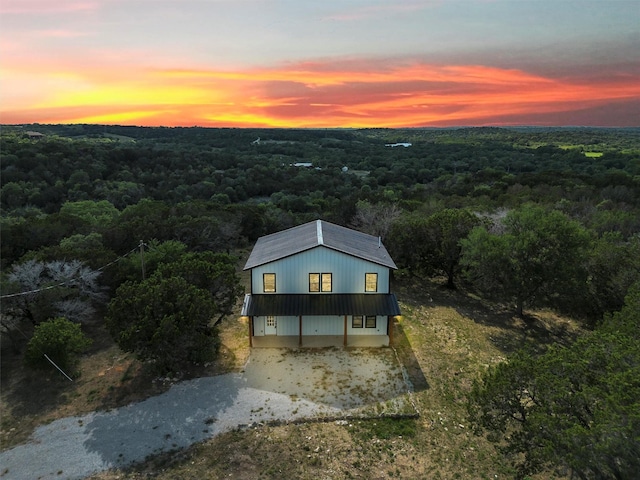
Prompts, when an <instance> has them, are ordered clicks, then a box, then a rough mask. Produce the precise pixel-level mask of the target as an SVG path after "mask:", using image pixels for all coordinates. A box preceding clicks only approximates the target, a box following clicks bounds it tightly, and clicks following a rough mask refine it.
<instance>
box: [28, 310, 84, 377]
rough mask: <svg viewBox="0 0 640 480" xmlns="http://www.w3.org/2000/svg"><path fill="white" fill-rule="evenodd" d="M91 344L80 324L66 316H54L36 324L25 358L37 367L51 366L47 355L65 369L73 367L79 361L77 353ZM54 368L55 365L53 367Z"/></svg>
mask: <svg viewBox="0 0 640 480" xmlns="http://www.w3.org/2000/svg"><path fill="white" fill-rule="evenodd" d="M90 345H91V340H90V339H89V338H87V337H86V336H85V335H84V333H82V329H81V328H80V325H78V324H77V323H73V322H70V321H69V320H67V319H66V318H54V319H53V320H49V321H46V322H43V323H41V324H40V325H38V326H36V328H35V331H34V333H33V337H31V340H29V343H28V344H27V351H26V353H25V360H26V362H27V364H28V365H31V366H33V367H36V368H46V367H51V364H50V363H49V361H48V360H47V359H46V357H45V355H47V356H48V357H49V358H50V359H51V360H52V361H53V362H55V364H56V365H58V366H59V367H60V368H62V369H63V370H66V369H69V368H72V367H73V366H74V365H75V364H76V362H77V360H78V359H77V354H79V353H81V352H83V351H84V350H86V349H87V348H89V346H90ZM51 368H53V367H51Z"/></svg>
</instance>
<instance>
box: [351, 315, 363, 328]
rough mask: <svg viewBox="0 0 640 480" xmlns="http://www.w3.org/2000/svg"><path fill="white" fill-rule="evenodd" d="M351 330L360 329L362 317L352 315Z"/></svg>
mask: <svg viewBox="0 0 640 480" xmlns="http://www.w3.org/2000/svg"><path fill="white" fill-rule="evenodd" d="M351 328H362V315H354V316H353V317H352V319H351Z"/></svg>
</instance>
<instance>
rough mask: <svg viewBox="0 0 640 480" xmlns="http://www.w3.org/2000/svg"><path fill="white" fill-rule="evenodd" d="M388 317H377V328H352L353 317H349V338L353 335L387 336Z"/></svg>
mask: <svg viewBox="0 0 640 480" xmlns="http://www.w3.org/2000/svg"><path fill="white" fill-rule="evenodd" d="M387 322H388V319H387V317H386V316H380V315H378V316H377V317H376V328H365V327H362V328H352V327H351V325H352V322H351V315H349V316H347V336H351V335H386V334H387Z"/></svg>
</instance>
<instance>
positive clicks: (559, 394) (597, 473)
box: [469, 284, 640, 479]
mask: <svg viewBox="0 0 640 480" xmlns="http://www.w3.org/2000/svg"><path fill="white" fill-rule="evenodd" d="M639 341H640V284H637V285H636V287H635V289H634V290H633V291H632V293H631V294H630V295H629V296H628V297H627V300H626V305H625V307H624V308H623V309H622V310H621V311H620V312H617V313H616V314H614V315H613V316H609V317H607V318H606V319H605V321H604V323H603V325H602V326H600V327H599V328H598V329H596V330H595V331H594V332H590V333H588V334H586V335H584V336H583V337H581V338H579V339H578V340H577V341H576V342H575V343H574V344H573V345H571V346H569V347H552V348H551V349H549V350H548V351H547V352H546V353H545V354H543V355H542V356H540V357H538V358H532V357H531V356H529V355H527V354H526V353H522V352H521V353H519V354H517V355H516V356H514V357H513V358H512V359H510V360H509V362H508V363H502V364H500V365H498V366H496V367H493V368H491V369H490V370H489V371H488V372H487V373H486V374H485V375H484V376H483V377H482V379H481V380H479V381H477V382H476V383H475V385H474V386H473V389H472V392H471V394H470V397H469V412H470V415H471V420H472V422H474V423H475V425H476V426H477V427H478V428H479V430H480V431H487V432H488V433H489V438H490V439H491V440H493V441H495V442H497V443H499V444H500V445H501V451H502V452H503V453H504V454H506V455H507V456H509V458H511V459H512V460H513V461H514V463H516V464H517V466H518V472H519V477H520V478H522V477H524V476H526V475H528V474H532V473H535V472H538V471H541V470H543V469H548V468H558V469H561V470H562V469H569V470H571V472H572V473H573V474H574V475H576V476H577V477H578V478H581V479H592V478H593V479H609V478H611V479H614V478H615V479H626V478H628V479H631V478H635V477H636V475H637V472H639V471H640V351H639V350H638V342H639Z"/></svg>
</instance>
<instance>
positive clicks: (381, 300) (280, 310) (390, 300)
mask: <svg viewBox="0 0 640 480" xmlns="http://www.w3.org/2000/svg"><path fill="white" fill-rule="evenodd" d="M242 315H243V316H249V317H255V316H264V315H287V316H297V315H400V307H399V305H398V299H397V298H396V296H395V294H393V293H388V294H370V293H331V294H306V293H305V294H268V295H262V294H260V295H250V294H247V295H245V299H244V304H243V305H242Z"/></svg>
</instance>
